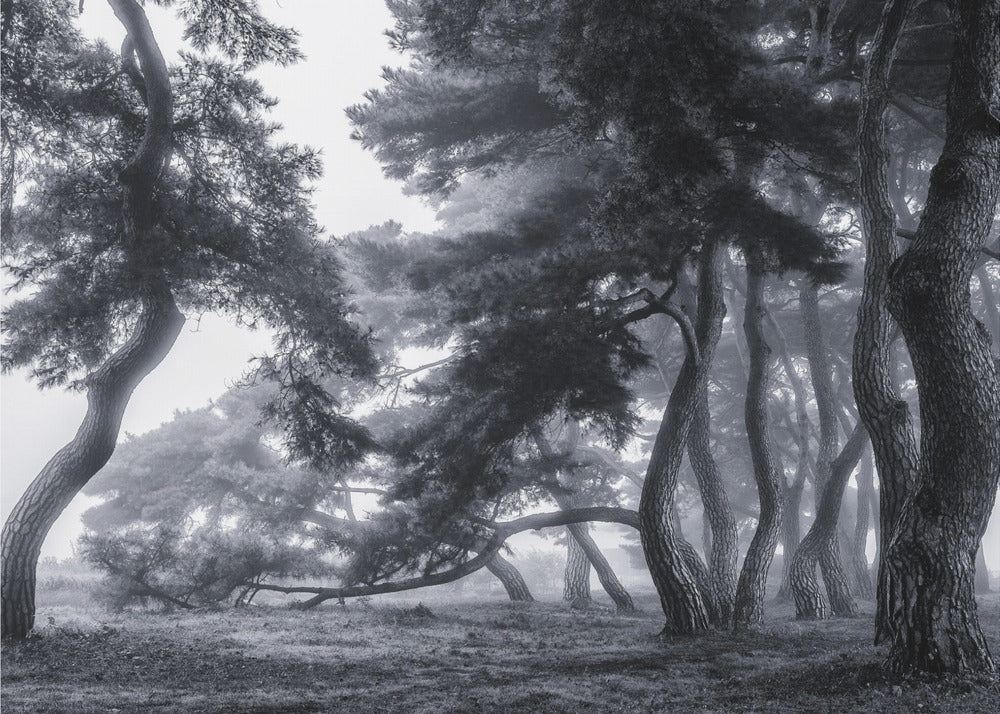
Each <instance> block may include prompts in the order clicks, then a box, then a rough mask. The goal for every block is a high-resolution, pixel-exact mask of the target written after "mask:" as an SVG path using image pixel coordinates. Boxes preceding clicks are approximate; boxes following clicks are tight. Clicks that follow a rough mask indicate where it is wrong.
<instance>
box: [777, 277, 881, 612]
mask: <svg viewBox="0 0 1000 714" xmlns="http://www.w3.org/2000/svg"><path fill="white" fill-rule="evenodd" d="M799 304H800V305H801V312H802V326H803V328H804V334H805V345H806V357H807V358H808V361H809V373H810V375H811V377H812V383H813V393H814V394H815V396H816V406H817V410H818V411H819V430H820V444H819V452H818V453H817V454H816V469H815V480H814V485H815V489H816V519H815V520H814V521H813V524H812V527H811V528H810V529H809V532H808V533H807V534H806V537H805V538H804V539H803V541H802V543H800V544H799V547H798V549H797V550H796V552H795V556H794V557H793V558H792V564H791V569H790V573H789V578H790V580H791V585H792V596H793V597H794V599H795V615H796V617H798V618H800V619H811V618H823V617H826V616H827V615H828V612H827V603H826V600H825V599H824V598H823V596H822V595H821V594H820V592H819V586H818V583H817V582H816V565H819V566H820V569H821V570H822V571H823V582H824V583H825V584H826V589H827V592H828V594H829V597H830V604H831V605H832V606H833V609H834V612H835V613H836V614H838V615H853V614H854V613H855V612H856V611H857V607H856V606H855V605H854V601H853V599H852V597H851V590H850V586H849V585H848V582H847V576H846V575H845V573H844V567H843V565H842V563H841V559H840V541H839V538H838V537H837V521H838V520H839V519H840V504H841V501H842V499H843V495H844V488H845V487H846V486H847V480H848V479H849V478H850V475H851V470H852V469H853V466H854V464H856V463H857V459H856V458H855V459H854V460H853V463H852V464H851V465H850V467H846V469H845V468H844V467H841V469H842V470H841V471H840V472H839V473H837V474H836V476H834V475H833V460H834V455H835V453H836V451H837V446H838V438H837V428H838V425H837V404H836V398H835V396H834V391H833V372H832V369H831V366H830V359H829V354H828V353H827V348H826V341H825V340H824V339H823V324H822V321H821V318H820V312H819V292H818V288H817V286H816V285H815V284H813V283H807V284H805V285H803V286H802V289H801V290H800V291H799ZM862 432H863V429H862V428H861V426H860V425H858V427H856V428H855V433H856V434H859V436H858V437H857V438H858V439H862V436H863V437H864V438H863V439H862V441H861V447H860V448H858V449H857V456H858V457H860V455H861V450H862V449H863V445H864V441H866V440H867V435H864V434H863V433H862ZM851 451H854V449H852V450H851ZM848 453H849V450H848V448H847V447H845V448H844V453H843V454H841V455H842V456H844V455H847V454H848Z"/></svg>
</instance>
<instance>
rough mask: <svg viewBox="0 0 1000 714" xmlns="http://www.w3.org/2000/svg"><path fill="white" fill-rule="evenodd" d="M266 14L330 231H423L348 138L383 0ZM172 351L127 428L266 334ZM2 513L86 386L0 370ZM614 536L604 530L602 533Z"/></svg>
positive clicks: (93, 17)
mask: <svg viewBox="0 0 1000 714" xmlns="http://www.w3.org/2000/svg"><path fill="white" fill-rule="evenodd" d="M260 5H261V8H262V10H263V11H264V13H265V14H266V15H268V16H269V17H270V18H271V19H272V20H274V21H276V22H279V23H282V24H286V25H290V26H291V27H294V28H296V29H297V30H298V31H299V33H300V34H301V44H300V46H301V48H302V50H303V51H304V52H305V55H306V59H305V60H304V61H303V62H300V63H299V64H297V65H295V66H292V67H285V68H274V67H266V68H262V69H261V70H260V71H259V72H258V76H259V77H260V79H261V81H262V82H263V83H264V85H265V87H266V88H267V89H268V91H269V92H270V93H271V94H273V95H274V96H276V97H278V99H279V100H280V103H279V104H278V106H277V107H276V109H275V111H274V118H275V119H276V120H277V121H280V122H281V123H282V124H284V126H285V131H286V135H287V138H288V139H289V140H291V141H294V142H297V143H300V144H308V145H310V146H313V147H319V148H322V150H323V156H324V164H325V167H326V170H325V173H324V176H323V179H322V180H321V181H320V182H319V185H318V187H317V188H318V190H317V192H316V196H315V200H316V204H317V215H318V217H319V220H320V222H321V223H322V224H323V225H324V226H325V227H326V229H327V230H328V232H330V233H333V234H336V235H342V234H345V233H349V232H351V231H354V230H359V229H362V228H366V227H368V226H370V225H372V224H377V223H383V222H384V221H386V220H389V219H393V220H397V221H400V222H402V223H403V225H404V226H405V227H406V228H407V229H410V230H429V229H431V228H432V227H433V226H434V211H433V210H432V209H431V208H430V207H429V206H427V205H425V204H424V203H422V202H421V201H420V200H419V199H417V198H414V197H412V196H404V195H403V193H402V188H401V186H400V185H399V184H398V183H395V182H390V181H388V180H386V179H385V178H384V177H383V176H382V173H381V170H380V168H379V166H378V164H377V163H376V162H375V160H374V159H373V158H372V156H371V155H370V154H368V153H366V152H364V151H362V150H361V147H360V145H358V144H357V143H356V142H353V141H351V139H350V125H349V123H348V121H347V118H346V117H345V115H344V111H343V110H344V108H345V107H346V106H348V105H350V104H354V103H356V102H359V101H361V99H362V95H363V94H364V92H365V91H366V90H368V89H371V88H373V87H377V86H380V85H381V84H382V82H381V80H380V77H379V74H380V70H381V68H382V67H383V66H384V65H399V64H401V63H403V61H404V58H402V57H400V56H399V55H398V54H396V53H395V52H393V51H392V50H390V49H389V47H388V44H387V42H386V39H385V37H384V36H383V34H382V32H383V30H385V29H386V28H388V27H389V26H390V24H391V18H390V15H389V12H388V10H386V8H385V5H384V3H383V2H381V1H380V0H349V1H345V0H339V1H335V2H323V1H319V0H282V1H280V2H279V0H261V2H260ZM147 13H148V14H149V17H150V21H151V23H152V25H153V29H154V31H155V32H156V34H157V38H158V41H159V43H160V47H161V49H162V50H163V53H164V55H165V56H166V58H167V61H168V62H169V61H171V58H173V57H175V56H176V53H177V51H178V49H180V48H181V45H182V43H181V40H180V34H181V28H180V25H179V24H178V23H177V22H175V21H174V19H173V17H172V15H171V13H170V12H169V11H166V10H163V9H161V8H157V7H155V6H152V5H147ZM80 23H81V26H82V27H83V28H84V31H85V32H87V33H88V34H90V35H91V36H94V37H103V38H105V39H106V40H107V42H108V43H109V44H110V45H111V46H112V47H118V46H119V45H120V43H121V40H122V38H123V37H124V31H123V29H122V27H121V25H120V24H119V23H118V21H117V20H116V19H115V17H114V15H113V14H112V12H111V10H110V8H109V6H108V4H107V3H106V2H103V1H102V0H87V2H86V4H85V6H84V12H83V15H82V16H81V18H80ZM189 317H190V318H192V319H189V321H188V324H187V325H186V327H185V328H184V330H183V332H182V333H181V336H180V338H179V339H178V340H177V343H176V345H175V346H174V348H173V349H172V350H171V352H170V354H169V355H168V356H167V358H166V359H165V360H164V361H163V362H162V364H160V366H159V367H157V368H156V370H154V372H153V373H152V374H151V375H150V376H149V377H147V378H146V379H145V380H144V381H143V382H142V384H141V385H140V386H139V387H138V388H137V389H136V391H135V394H134V396H133V397H132V400H131V402H130V403H129V407H128V410H127V411H126V412H125V420H124V424H123V428H122V436H123V437H124V435H125V434H126V433H134V434H140V433H143V432H145V431H148V430H150V429H152V428H154V427H156V426H158V425H159V424H161V423H162V422H164V421H167V420H169V419H170V417H171V415H172V414H173V412H174V411H175V410H177V409H186V408H193V407H200V406H202V405H204V404H205V403H207V401H208V400H209V399H211V398H213V397H216V396H218V395H220V394H222V393H223V392H224V391H225V390H226V389H227V388H228V387H229V386H231V385H232V384H233V382H234V381H235V380H236V379H238V378H239V377H240V375H241V374H242V373H243V370H244V369H245V367H246V364H247V360H248V359H249V358H250V357H251V356H252V355H255V354H261V353H263V352H265V351H266V350H267V347H268V339H267V336H266V335H262V334H259V333H257V334H255V333H250V332H248V331H245V330H241V329H237V328H235V327H233V326H231V325H229V324H228V323H227V322H226V321H225V320H224V319H222V318H219V317H216V316H213V315H205V316H203V317H202V318H201V319H200V320H198V319H195V318H196V317H197V316H189ZM0 390H2V391H0V473H2V479H0V511H2V514H0V515H2V517H3V518H4V519H6V517H7V514H8V512H9V511H10V509H11V508H12V507H13V505H14V503H15V502H16V500H17V498H18V497H20V495H21V493H22V492H23V490H24V489H25V488H26V487H27V485H28V483H30V482H31V480H32V479H33V478H34V477H35V475H36V474H37V473H38V471H39V470H40V469H41V468H42V466H44V465H45V463H46V461H48V459H49V458H50V457H51V456H52V455H53V454H54V453H55V452H56V451H57V450H58V449H59V448H60V447H61V446H62V445H63V444H65V443H66V442H67V441H69V440H70V439H71V438H72V436H73V434H74V433H75V431H76V428H77V427H78V426H79V424H80V422H81V420H82V418H83V414H84V411H85V408H86V402H85V398H84V396H83V395H79V394H67V393H65V392H62V391H59V390H55V391H53V390H47V391H45V392H40V391H38V390H37V389H36V388H35V387H34V386H33V385H32V384H31V383H30V382H28V381H27V380H26V379H25V377H24V375H23V374H22V373H14V374H10V375H4V376H3V377H2V378H0ZM90 503H91V501H90V500H89V499H88V498H86V497H84V496H78V497H77V499H76V500H74V502H73V503H72V504H71V505H70V507H69V508H68V509H67V510H66V512H65V513H64V514H63V515H62V517H61V518H60V519H59V521H58V522H57V523H56V525H55V526H54V527H53V529H52V531H51V532H50V534H49V537H48V540H47V541H46V543H45V547H44V548H43V551H42V555H43V556H47V555H51V556H56V557H60V558H61V557H65V556H67V555H69V554H70V553H71V543H72V541H73V540H74V539H75V538H76V537H77V536H78V535H79V533H80V530H81V528H80V524H79V518H80V514H81V513H82V512H83V511H84V510H86V508H87V507H88V506H89V505H90ZM998 521H1000V518H998V517H997V514H996V511H994V518H993V521H992V523H991V527H990V530H989V532H988V533H987V536H986V548H987V557H988V558H989V560H990V566H991V568H992V569H997V568H1000V522H998ZM608 537H609V538H610V534H609V536H608Z"/></svg>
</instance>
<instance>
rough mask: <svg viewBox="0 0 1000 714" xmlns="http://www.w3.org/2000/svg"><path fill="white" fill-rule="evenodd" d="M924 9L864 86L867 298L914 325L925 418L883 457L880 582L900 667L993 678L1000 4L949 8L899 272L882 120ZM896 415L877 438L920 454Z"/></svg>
mask: <svg viewBox="0 0 1000 714" xmlns="http://www.w3.org/2000/svg"><path fill="white" fill-rule="evenodd" d="M914 4H915V3H912V2H908V1H907V0H895V1H893V2H889V3H888V4H887V5H886V8H885V11H884V13H883V16H882V21H881V24H880V26H879V31H878V34H877V35H876V38H875V43H874V46H873V50H872V58H871V60H870V61H869V65H868V68H867V70H866V75H865V81H864V84H863V86H862V118H861V124H860V138H861V142H862V143H861V146H862V152H861V178H862V199H863V202H862V205H863V209H864V211H863V213H864V218H865V228H866V232H867V234H868V240H869V243H873V242H874V243H875V244H876V245H877V246H878V247H879V249H880V250H881V255H880V256H878V258H877V262H876V263H875V264H874V265H873V266H872V268H871V270H872V271H873V272H874V271H880V272H881V275H880V276H879V279H880V282H881V284H878V285H869V282H868V280H867V276H866V293H869V290H873V289H875V290H881V293H880V294H881V299H883V300H884V301H885V305H886V306H887V308H888V310H889V311H891V314H892V316H893V317H894V318H895V319H896V321H897V322H898V323H899V326H900V327H901V329H902V332H903V336H904V338H905V340H906V346H907V349H908V350H909V352H910V356H911V359H912V362H913V366H914V373H915V376H916V381H917V389H918V393H919V397H920V421H921V434H920V449H919V460H916V461H909V462H907V463H903V464H898V463H893V462H892V461H890V460H887V459H885V453H884V450H883V452H882V453H880V450H879V448H877V449H876V456H877V457H880V458H878V465H879V472H880V474H881V475H882V478H883V483H884V486H883V491H884V492H885V491H887V490H888V491H889V492H890V493H893V492H895V493H896V494H900V493H901V492H902V493H903V498H902V500H901V501H898V510H897V512H896V513H893V514H891V515H893V516H895V518H891V519H886V520H884V521H883V522H884V523H885V524H886V529H887V530H888V529H889V528H890V527H891V532H890V533H889V537H888V541H887V543H886V550H885V552H884V556H883V571H884V573H883V574H881V576H880V582H879V589H880V592H879V598H880V605H881V607H883V608H884V613H883V616H884V620H883V621H882V622H881V624H882V626H883V627H884V628H885V630H886V634H887V635H888V639H889V642H890V653H889V665H890V666H891V667H892V668H893V669H895V670H897V671H909V670H922V671H935V672H948V671H950V672H962V671H976V670H979V671H992V670H994V669H995V664H994V662H993V660H992V658H991V656H990V652H989V649H988V647H987V644H986V640H985V638H984V636H983V633H982V630H981V628H980V626H979V621H978V616H977V613H976V602H975V597H974V572H975V565H974V564H975V556H976V550H977V548H978V545H979V542H980V540H981V538H982V535H983V532H984V530H985V527H986V522H987V519H988V517H989V514H990V511H991V510H992V506H993V502H994V499H995V497H996V489H997V483H998V480H1000V374H998V370H997V365H996V363H995V361H994V359H993V357H992V355H991V352H990V347H991V345H990V338H989V335H988V332H987V330H986V329H985V328H984V327H983V325H982V324H981V323H979V321H978V320H976V318H975V316H974V315H973V311H972V305H971V294H970V280H971V277H972V273H973V270H974V269H975V266H976V263H977V259H978V256H979V253H980V250H981V249H982V247H983V246H984V244H985V241H986V239H987V235H988V231H989V228H990V226H991V224H992V222H993V218H994V211H995V209H996V203H997V197H998V193H1000V105H998V102H997V97H998V96H1000V2H998V1H997V0H985V1H975V0H958V1H957V2H955V3H953V4H952V6H951V9H952V23H953V25H954V30H955V43H954V49H953V56H952V63H951V76H950V79H949V90H948V103H947V112H946V117H947V134H946V138H945V144H944V148H943V149H942V153H941V156H940V158H939V159H938V161H937V164H936V165H935V167H934V169H933V170H932V172H931V178H930V186H929V189H928V194H927V202H926V205H925V208H924V212H923V215H922V216H921V220H920V225H919V227H918V228H917V231H916V235H915V236H914V239H913V242H912V244H911V246H910V247H909V248H908V249H907V250H906V252H904V253H903V254H902V255H900V256H899V257H898V258H896V259H895V260H894V261H893V262H892V263H891V266H890V265H889V264H888V260H887V258H889V257H890V253H889V252H888V251H887V250H886V246H887V245H890V244H891V242H892V240H893V238H894V236H893V233H894V229H895V214H894V213H893V212H892V209H891V207H890V204H889V203H888V200H887V197H886V178H885V177H886V163H887V162H886V159H887V153H886V150H885V143H884V142H885V137H884V124H883V123H882V118H881V114H882V112H883V111H884V108H885V101H886V94H887V86H888V75H889V71H890V69H891V67H892V62H893V58H894V53H895V47H896V44H897V40H898V38H899V36H900V34H901V33H902V30H903V27H904V26H905V22H906V18H907V15H908V12H909V11H910V10H911V8H912V6H913V5H914ZM871 250H872V249H871V247H870V248H869V254H871ZM866 272H868V269H866ZM867 298H868V299H869V300H871V299H872V298H871V295H867ZM876 299H878V298H876ZM880 319H881V320H884V319H885V318H884V317H882V318H880ZM859 335H860V331H859ZM859 339H860V338H859ZM856 364H857V359H856ZM871 364H872V362H868V364H867V366H869V367H870V365H871ZM860 366H861V367H862V368H864V367H865V366H866V364H865V363H864V361H862V364H861V365H860ZM859 404H860V400H859ZM897 411H898V412H899V414H898V418H899V419H900V420H901V421H906V422H907V424H905V425H903V428H901V429H897V430H896V431H893V432H889V433H888V434H886V432H885V431H883V430H882V429H881V428H880V424H879V422H878V421H877V420H872V421H873V423H870V422H869V420H870V418H871V413H870V412H868V413H866V410H865V409H862V414H863V417H864V418H865V421H866V424H867V425H868V427H869V429H870V430H871V431H872V436H873V441H876V442H877V441H878V440H880V439H884V438H885V436H886V435H889V436H891V437H896V441H895V443H893V444H892V446H894V447H897V448H896V450H897V452H898V451H899V449H898V447H899V446H902V447H905V450H906V453H907V455H909V454H912V453H915V449H914V448H913V447H911V446H910V444H909V442H907V441H906V439H908V438H911V437H910V434H912V431H911V430H910V429H909V427H908V418H907V415H906V413H905V412H902V411H901V410H897ZM900 465H901V466H903V468H894V467H897V466H900ZM911 477H915V478H912V480H911ZM883 510H884V509H883Z"/></svg>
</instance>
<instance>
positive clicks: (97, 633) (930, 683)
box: [0, 593, 1000, 714]
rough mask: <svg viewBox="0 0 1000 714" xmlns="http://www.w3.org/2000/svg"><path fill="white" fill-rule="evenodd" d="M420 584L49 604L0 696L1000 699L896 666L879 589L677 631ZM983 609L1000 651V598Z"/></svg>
mask: <svg viewBox="0 0 1000 714" xmlns="http://www.w3.org/2000/svg"><path fill="white" fill-rule="evenodd" d="M410 595H413V597H410V598H407V599H403V598H395V599H379V600H373V601H371V602H368V603H360V602H356V601H355V602H351V603H350V604H348V605H347V607H343V606H340V605H336V604H328V605H324V606H322V607H320V608H317V609H315V610H312V611H308V612H299V611H293V610H290V609H288V608H287V607H285V606H279V605H271V606H252V607H248V608H243V609H240V610H217V611H196V612H175V613H167V614H150V613H126V614H106V613H104V612H102V611H100V610H98V609H95V608H94V607H90V606H87V607H81V606H80V604H79V603H73V602H69V603H65V604H57V605H45V606H43V607H40V609H39V613H38V622H39V625H40V627H39V628H38V632H37V635H35V636H33V637H32V638H30V639H29V640H28V641H27V642H25V643H22V644H19V645H11V646H5V647H4V648H3V658H2V659H3V662H2V665H3V670H2V676H3V679H2V683H3V688H2V702H0V703H2V708H3V712H4V714H15V712H32V713H33V714H35V713H42V712H73V713H74V714H85V713H88V712H101V713H102V714H104V713H105V712H139V711H141V712H164V713H165V712H232V713H234V714H235V713H237V712H238V713H240V714H243V713H255V714H260V713H263V712H352V713H356V714H367V713H369V712H400V713H404V712H405V713H406V714H421V713H433V714H444V713H446V712H476V713H478V712H497V713H498V714H500V713H502V714H539V713H549V712H553V713H566V714H580V713H583V712H636V713H643V714H644V713H646V712H810V713H812V712H838V713H839V712H865V713H866V714H870V713H872V712H900V713H902V712H906V714H913V713H914V712H948V713H954V712H996V711H1000V685H998V683H997V681H996V680H992V681H991V680H988V679H981V678H943V679H942V678H930V679H906V678H899V677H894V676H890V675H887V674H886V673H885V672H883V671H882V669H881V668H880V666H879V662H880V659H881V658H882V657H883V656H884V653H883V652H881V651H879V650H876V649H875V648H873V647H872V646H871V644H870V640H871V632H872V616H871V604H870V603H868V604H864V603H863V609H864V610H865V614H863V615H861V616H859V617H857V618H853V619H837V620H828V621H823V622H796V621H795V620H794V619H793V611H792V609H791V607H790V606H789V605H777V604H775V603H769V607H768V622H767V624H766V626H765V628H764V629H763V630H762V631H760V632H756V633H750V634H741V635H736V636H734V635H732V634H729V633H716V634H710V635H707V636H703V637H674V638H669V639H659V638H657V637H656V636H655V633H656V631H657V629H658V627H659V626H660V624H661V622H662V616H661V614H660V613H659V608H658V605H657V602H656V599H655V597H654V596H652V595H649V594H646V595H640V596H639V597H637V603H638V604H639V606H640V608H641V612H639V613H637V614H634V615H629V616H624V615H618V614H615V613H614V612H612V611H611V610H610V609H608V608H603V607H595V608H593V609H591V610H587V611H577V610H571V609H569V608H568V607H567V606H566V605H565V604H563V603H561V602H536V603H527V604H514V603H509V602H504V601H501V600H499V599H497V598H496V597H492V598H491V599H489V601H485V602H484V601H479V602H473V601H470V600H469V599H468V598H467V597H466V598H458V597H455V596H449V597H448V598H447V599H439V598H435V595H433V594H424V593H420V594H413V593H411V594H410ZM421 595H423V597H421ZM421 601H422V602H423V606H418V603H420V602H421ZM980 615H981V618H982V621H983V625H984V627H985V629H986V631H987V636H988V637H989V639H990V644H991V648H992V650H993V652H995V653H998V654H1000V596H997V595H991V596H986V597H984V598H983V599H982V600H981V601H980Z"/></svg>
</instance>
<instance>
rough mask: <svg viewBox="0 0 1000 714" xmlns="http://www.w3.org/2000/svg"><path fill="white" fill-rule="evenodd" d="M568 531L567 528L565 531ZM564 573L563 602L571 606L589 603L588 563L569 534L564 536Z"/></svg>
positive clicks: (584, 554) (578, 544)
mask: <svg viewBox="0 0 1000 714" xmlns="http://www.w3.org/2000/svg"><path fill="white" fill-rule="evenodd" d="M568 530H569V529H568V528H567V531H568ZM566 545H567V550H566V572H565V574H564V575H563V600H566V601H568V602H571V603H573V604H580V603H589V602H590V561H589V560H587V554H586V553H584V552H583V547H582V546H581V545H580V543H579V542H578V541H577V539H576V538H574V537H573V535H572V534H571V533H567V534H566Z"/></svg>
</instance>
